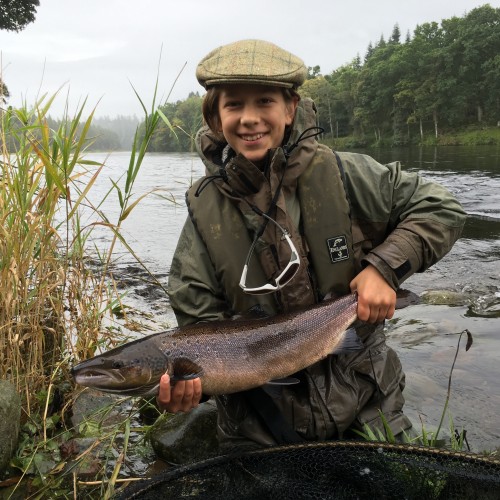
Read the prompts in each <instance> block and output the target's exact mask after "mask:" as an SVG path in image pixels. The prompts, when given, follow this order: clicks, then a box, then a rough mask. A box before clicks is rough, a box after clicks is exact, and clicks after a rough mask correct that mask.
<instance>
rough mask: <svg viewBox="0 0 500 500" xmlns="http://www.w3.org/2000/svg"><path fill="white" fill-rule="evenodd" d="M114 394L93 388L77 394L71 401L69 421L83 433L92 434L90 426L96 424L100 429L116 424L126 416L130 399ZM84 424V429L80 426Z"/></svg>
mask: <svg viewBox="0 0 500 500" xmlns="http://www.w3.org/2000/svg"><path fill="white" fill-rule="evenodd" d="M122 400H123V398H122V397H120V396H116V395H114V394H104V393H102V392H99V391H95V390H86V391H83V392H82V393H80V394H79V395H78V397H77V398H76V400H75V402H74V403H73V408H72V410H73V415H72V417H71V423H72V424H73V426H74V427H75V429H80V432H82V433H83V434H85V435H87V436H88V435H89V434H92V432H89V431H91V429H90V428H91V427H92V426H94V425H95V426H97V427H99V429H100V431H99V432H102V429H106V428H109V427H113V426H117V425H119V424H120V423H122V422H123V421H124V420H126V419H127V418H128V410H129V409H130V406H131V403H130V401H126V402H123V401H122ZM82 425H83V426H86V427H87V429H86V430H84V429H83V428H82V427H81V426H82Z"/></svg>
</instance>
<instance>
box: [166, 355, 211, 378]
mask: <svg viewBox="0 0 500 500" xmlns="http://www.w3.org/2000/svg"><path fill="white" fill-rule="evenodd" d="M202 374H203V369H202V368H201V366H200V365H199V364H197V363H195V362H194V361H193V360H191V359H189V358H177V359H176V360H175V362H174V373H173V374H172V375H171V376H170V380H172V381H173V382H175V381H177V380H192V379H194V378H198V377H201V376H202Z"/></svg>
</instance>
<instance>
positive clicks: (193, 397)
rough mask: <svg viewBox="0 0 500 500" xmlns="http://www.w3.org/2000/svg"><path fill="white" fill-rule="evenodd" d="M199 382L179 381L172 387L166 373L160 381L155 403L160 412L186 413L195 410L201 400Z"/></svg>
mask: <svg viewBox="0 0 500 500" xmlns="http://www.w3.org/2000/svg"><path fill="white" fill-rule="evenodd" d="M201 395H202V393H201V380H200V379H199V378H195V379H193V380H179V381H178V382H176V383H175V384H174V385H171V384H170V376H169V375H168V373H165V374H164V375H162V377H161V379H160V391H159V393H158V396H156V402H157V403H158V407H159V408H160V410H163V411H168V412H169V413H178V412H180V411H182V412H188V411H190V410H192V409H193V408H196V407H197V406H198V404H199V402H200V399H201Z"/></svg>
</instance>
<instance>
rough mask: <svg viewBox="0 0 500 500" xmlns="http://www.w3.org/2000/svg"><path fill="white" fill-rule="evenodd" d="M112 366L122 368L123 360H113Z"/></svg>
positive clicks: (116, 368)
mask: <svg viewBox="0 0 500 500" xmlns="http://www.w3.org/2000/svg"><path fill="white" fill-rule="evenodd" d="M113 368H114V369H115V370H118V369H120V368H123V361H113Z"/></svg>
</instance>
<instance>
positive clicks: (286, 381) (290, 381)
mask: <svg viewBox="0 0 500 500" xmlns="http://www.w3.org/2000/svg"><path fill="white" fill-rule="evenodd" d="M294 384H300V380H299V379H298V378H295V377H284V378H275V379H273V380H269V382H266V385H294Z"/></svg>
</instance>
